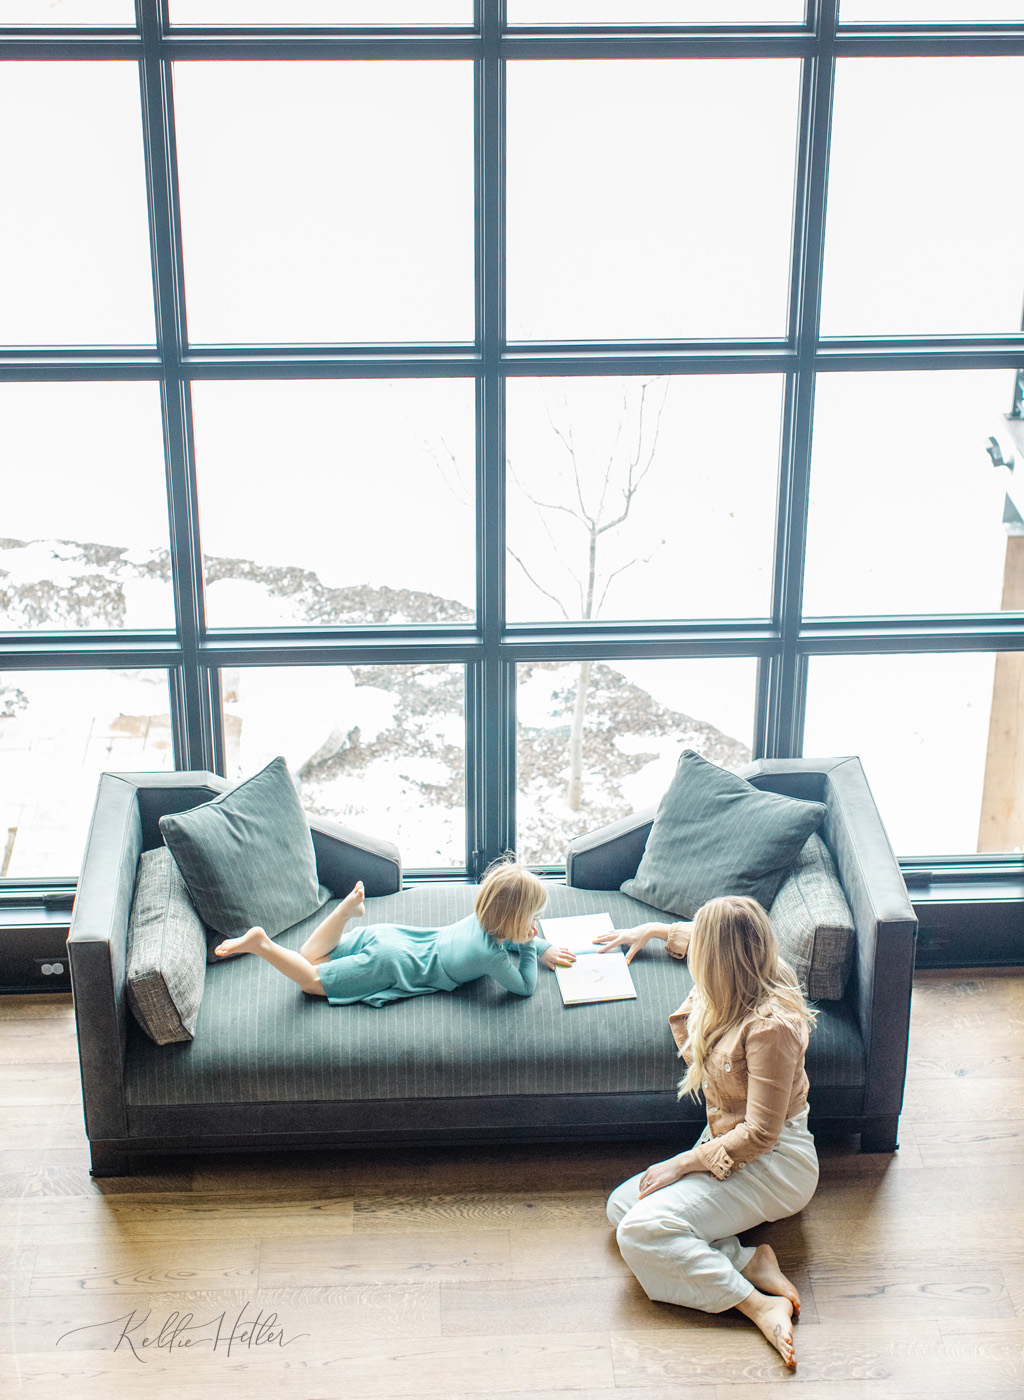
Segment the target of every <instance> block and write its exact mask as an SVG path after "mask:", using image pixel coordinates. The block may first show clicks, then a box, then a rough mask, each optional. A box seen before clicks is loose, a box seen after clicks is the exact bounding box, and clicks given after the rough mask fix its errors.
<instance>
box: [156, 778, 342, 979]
mask: <svg viewBox="0 0 1024 1400" xmlns="http://www.w3.org/2000/svg"><path fill="white" fill-rule="evenodd" d="M160 832H161V834H162V836H163V838H164V840H165V841H166V842H167V845H168V846H169V847H170V849H171V854H172V855H173V856H174V859H175V861H176V862H177V865H178V869H179V870H180V871H181V873H182V876H183V877H184V880H185V884H186V885H187V886H188V892H189V894H190V895H191V896H192V900H193V903H194V904H195V906H196V908H197V909H198V910H199V914H200V917H201V918H202V920H203V922H204V923H206V924H209V926H210V928H211V929H214V930H216V933H217V934H218V935H220V937H217V938H213V937H211V939H210V943H211V948H212V947H214V946H216V944H217V943H219V942H220V940H221V937H223V938H237V937H238V936H239V935H240V934H243V933H245V931H246V929H249V928H252V927H253V925H254V924H259V925H261V926H262V927H263V928H265V929H266V931H267V933H268V934H269V935H270V937H271V938H275V937H276V936H277V935H278V934H279V933H283V932H284V930H285V929H286V928H291V926H292V924H295V923H298V921H299V920H300V919H305V918H307V917H308V916H309V915H310V914H313V913H315V912H316V911H317V909H319V908H321V907H322V906H323V905H324V904H326V902H327V901H328V900H329V899H330V898H331V892H330V890H328V889H325V888H324V887H323V886H322V885H321V884H320V883H319V881H318V880H317V875H316V857H315V855H314V853H313V837H312V835H311V833H310V830H309V823H308V822H307V821H306V815H305V813H304V812H303V810H302V804H301V803H300V802H299V795H298V793H297V792H296V791H295V784H294V783H293V782H292V780H291V775H290V774H289V772H288V769H287V767H286V765H285V761H284V759H283V758H275V759H274V760H273V761H272V762H271V763H268V764H267V766H266V768H264V769H262V770H261V771H260V772H259V773H257V774H256V775H255V777H252V778H248V779H246V781H245V782H244V783H239V784H238V786H237V787H234V788H232V789H231V791H230V792H224V793H221V795H220V797H215V798H214V799H213V801H212V802H204V803H203V804H202V806H200V807H192V808H190V809H189V810H188V811H187V812H177V813H175V814H174V815H172V816H165V817H161V818H160ZM210 961H211V962H213V961H219V959H214V957H213V955H212V952H211V954H210Z"/></svg>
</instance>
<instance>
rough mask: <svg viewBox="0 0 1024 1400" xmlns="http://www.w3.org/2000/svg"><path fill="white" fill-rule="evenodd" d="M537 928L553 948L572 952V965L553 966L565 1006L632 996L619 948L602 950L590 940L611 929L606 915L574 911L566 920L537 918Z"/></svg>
mask: <svg viewBox="0 0 1024 1400" xmlns="http://www.w3.org/2000/svg"><path fill="white" fill-rule="evenodd" d="M540 930H541V933H542V934H543V935H544V937H545V938H546V939H548V941H549V942H550V943H551V944H552V945H553V946H554V947H556V948H568V949H569V951H570V953H575V954H576V961H575V962H574V963H573V965H572V967H556V968H555V976H556V977H557V978H558V990H559V991H560V992H561V993H562V1001H563V1002H564V1003H565V1005H566V1006H578V1005H580V1004H581V1003H582V1002H585V1001H626V1000H627V999H629V998H630V997H635V996H636V988H635V987H634V986H633V979H632V977H631V976H630V975H629V964H628V963H627V962H626V957H625V954H624V953H623V951H622V949H621V948H615V949H614V950H613V951H612V952H610V953H603V952H602V951H601V948H600V945H596V946H595V944H594V939H595V938H596V937H597V936H598V934H601V933H611V932H612V921H611V916H610V915H609V914H574V915H573V916H572V917H571V918H566V919H541V921H540Z"/></svg>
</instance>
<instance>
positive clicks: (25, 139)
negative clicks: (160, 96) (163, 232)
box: [0, 62, 155, 345]
mask: <svg viewBox="0 0 1024 1400" xmlns="http://www.w3.org/2000/svg"><path fill="white" fill-rule="evenodd" d="M0 130H2V131H4V132H6V133H8V136H7V139H6V140H4V141H0V188H2V189H3V191H4V204H5V207H6V209H7V217H6V218H3V219H0V344H4V345H152V344H154V342H155V332H154V321H153V286H152V277H151V274H150V263H149V216H148V214H147V211H146V174H145V163H144V160H143V151H142V117H141V108H140V97H139V70H138V66H137V65H136V64H134V63H84V62H78V63H53V62H50V63H22V62H14V63H4V64H2V65H0ZM15 132H16V133H17V138H16V139H11V133H15ZM15 210H16V211H17V216H16V217H14V215H13V212H12V211H15Z"/></svg>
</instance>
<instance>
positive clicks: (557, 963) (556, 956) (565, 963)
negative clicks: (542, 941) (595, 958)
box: [537, 948, 576, 972]
mask: <svg viewBox="0 0 1024 1400" xmlns="http://www.w3.org/2000/svg"><path fill="white" fill-rule="evenodd" d="M537 961H538V962H542V963H543V964H544V966H545V967H550V969H551V971H552V972H554V970H555V968H556V967H572V965H573V963H574V962H575V961H576V954H575V953H570V952H569V949H568V948H545V949H544V951H543V953H541V955H540V957H539V958H538V959H537Z"/></svg>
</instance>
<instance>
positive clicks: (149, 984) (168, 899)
mask: <svg viewBox="0 0 1024 1400" xmlns="http://www.w3.org/2000/svg"><path fill="white" fill-rule="evenodd" d="M205 973H206V931H205V929H204V928H203V924H202V920H201V919H200V917H199V915H198V914H197V913H196V911H195V908H194V906H193V904H192V901H191V900H190V899H189V897H188V890H187V889H186V888H185V882H184V880H183V879H182V878H181V874H180V872H179V870H178V867H177V866H176V865H175V863H174V861H173V859H172V858H171V853H170V851H168V850H167V848H166V847H161V848H160V849H159V850H156V851H143V853H142V855H141V856H140V857H139V867H138V878H137V880H136V882H135V894H134V897H133V899H132V912H131V918H130V920H129V923H128V970H127V973H126V976H125V983H126V987H127V992H128V1005H129V1006H130V1007H131V1010H132V1015H133V1016H134V1017H135V1019H136V1021H137V1022H138V1024H139V1025H140V1026H141V1027H142V1029H143V1030H144V1031H145V1032H146V1034H147V1035H148V1036H149V1037H150V1039H151V1040H153V1041H155V1042H156V1044H157V1045H169V1044H171V1043H172V1042H174V1041H187V1040H191V1039H192V1036H193V1032H194V1030H195V1024H196V1017H197V1016H198V1015H199V1006H200V1003H201V1002H202V1000H203V982H204V977H205Z"/></svg>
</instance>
